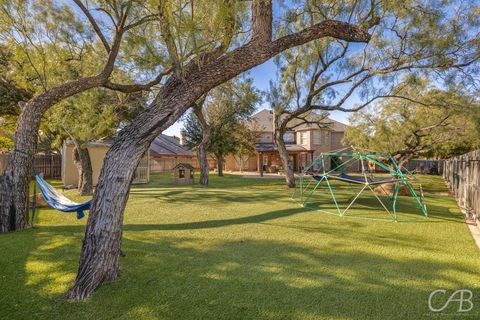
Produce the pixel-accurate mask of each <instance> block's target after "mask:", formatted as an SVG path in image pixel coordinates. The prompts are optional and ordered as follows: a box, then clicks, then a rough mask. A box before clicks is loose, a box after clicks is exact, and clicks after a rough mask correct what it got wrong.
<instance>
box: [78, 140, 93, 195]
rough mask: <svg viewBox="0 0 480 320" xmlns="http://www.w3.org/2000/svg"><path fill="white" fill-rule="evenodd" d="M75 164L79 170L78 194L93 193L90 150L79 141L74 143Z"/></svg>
mask: <svg viewBox="0 0 480 320" xmlns="http://www.w3.org/2000/svg"><path fill="white" fill-rule="evenodd" d="M74 144H75V148H74V150H73V162H74V163H75V166H76V167H77V170H78V192H79V193H80V195H82V196H89V195H91V194H92V193H93V169H92V162H91V160H90V153H89V152H88V148H87V147H84V146H82V144H81V143H80V142H79V141H74Z"/></svg>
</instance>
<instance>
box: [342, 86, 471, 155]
mask: <svg viewBox="0 0 480 320" xmlns="http://www.w3.org/2000/svg"><path fill="white" fill-rule="evenodd" d="M419 86H420V87H421V88H420V89H419V88H418V87H419ZM401 93H402V95H405V96H408V97H411V98H409V99H392V100H384V101H383V102H382V103H379V104H377V105H375V106H372V107H370V108H367V109H364V110H362V111H361V112H358V113H355V114H353V115H352V116H351V118H350V121H351V124H352V125H351V126H349V127H348V128H347V130H346V134H345V143H347V144H350V145H354V146H357V147H361V148H365V149H370V150H375V151H381V152H387V153H391V154H392V155H394V156H395V157H396V158H397V159H398V160H399V161H405V160H408V159H411V158H414V157H435V158H444V157H449V156H452V155H457V154H462V153H465V152H468V151H470V150H472V149H474V148H478V147H480V131H479V129H480V122H479V121H478V116H479V114H480V104H479V103H478V101H476V100H475V99H473V98H472V97H470V96H466V95H463V94H461V93H459V92H458V91H456V90H454V89H451V90H448V91H443V90H438V89H436V88H431V87H427V86H426V85H425V83H423V84H418V83H416V85H415V86H414V87H412V84H410V85H409V87H407V88H404V89H402V91H401Z"/></svg>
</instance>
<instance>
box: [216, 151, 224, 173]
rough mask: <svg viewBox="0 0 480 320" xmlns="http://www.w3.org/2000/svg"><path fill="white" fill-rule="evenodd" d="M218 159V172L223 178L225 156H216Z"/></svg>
mask: <svg viewBox="0 0 480 320" xmlns="http://www.w3.org/2000/svg"><path fill="white" fill-rule="evenodd" d="M215 158H217V172H218V176H219V177H223V156H222V155H221V154H216V155H215Z"/></svg>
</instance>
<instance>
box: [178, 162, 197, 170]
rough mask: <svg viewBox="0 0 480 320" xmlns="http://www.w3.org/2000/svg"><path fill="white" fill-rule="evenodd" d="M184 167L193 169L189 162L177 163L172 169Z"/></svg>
mask: <svg viewBox="0 0 480 320" xmlns="http://www.w3.org/2000/svg"><path fill="white" fill-rule="evenodd" d="M180 167H184V168H185V169H194V168H193V166H192V165H191V164H190V163H179V164H177V165H176V166H175V167H173V169H176V168H180Z"/></svg>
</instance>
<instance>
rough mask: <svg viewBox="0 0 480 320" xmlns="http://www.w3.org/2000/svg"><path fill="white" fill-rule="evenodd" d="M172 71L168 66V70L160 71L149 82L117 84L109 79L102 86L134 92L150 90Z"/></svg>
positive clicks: (124, 91)
mask: <svg viewBox="0 0 480 320" xmlns="http://www.w3.org/2000/svg"><path fill="white" fill-rule="evenodd" d="M172 71H173V68H169V69H168V70H165V71H163V72H161V73H160V74H159V75H158V76H157V77H155V79H153V80H152V81H150V82H147V83H144V84H141V83H135V84H119V83H113V82H111V81H107V82H106V83H105V84H104V85H103V87H104V88H107V89H110V90H115V91H120V92H123V93H134V92H139V91H146V90H150V88H151V87H153V86H155V85H157V84H159V83H160V82H161V81H162V79H163V77H165V76H166V75H168V74H169V73H171V72H172Z"/></svg>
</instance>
